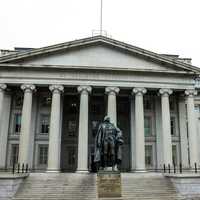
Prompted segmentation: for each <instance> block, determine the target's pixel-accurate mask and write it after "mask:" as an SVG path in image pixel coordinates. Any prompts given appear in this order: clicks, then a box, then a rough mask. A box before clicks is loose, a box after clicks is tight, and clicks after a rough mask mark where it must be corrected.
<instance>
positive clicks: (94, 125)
mask: <svg viewBox="0 0 200 200" xmlns="http://www.w3.org/2000/svg"><path fill="white" fill-rule="evenodd" d="M98 127H99V121H96V120H94V121H92V134H93V135H96V134H97V130H98Z"/></svg>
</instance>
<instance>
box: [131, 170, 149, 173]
mask: <svg viewBox="0 0 200 200" xmlns="http://www.w3.org/2000/svg"><path fill="white" fill-rule="evenodd" d="M131 172H133V173H146V172H148V171H147V170H146V169H132V170H131Z"/></svg>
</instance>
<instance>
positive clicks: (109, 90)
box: [105, 87, 120, 94]
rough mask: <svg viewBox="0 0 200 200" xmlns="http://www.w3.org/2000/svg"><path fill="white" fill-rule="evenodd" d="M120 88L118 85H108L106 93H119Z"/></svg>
mask: <svg viewBox="0 0 200 200" xmlns="http://www.w3.org/2000/svg"><path fill="white" fill-rule="evenodd" d="M119 91H120V89H119V88H118V87H106V89H105V92H106V94H118V93H119Z"/></svg>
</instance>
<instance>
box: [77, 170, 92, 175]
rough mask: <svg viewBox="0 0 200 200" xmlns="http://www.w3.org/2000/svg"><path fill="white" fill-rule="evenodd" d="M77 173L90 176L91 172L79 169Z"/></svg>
mask: <svg viewBox="0 0 200 200" xmlns="http://www.w3.org/2000/svg"><path fill="white" fill-rule="evenodd" d="M76 173H80V174H88V173H89V171H88V170H79V169H77V170H76Z"/></svg>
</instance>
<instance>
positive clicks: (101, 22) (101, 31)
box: [100, 0, 103, 35]
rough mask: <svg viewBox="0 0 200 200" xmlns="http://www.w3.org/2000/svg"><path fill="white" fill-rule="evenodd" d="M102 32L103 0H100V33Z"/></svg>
mask: <svg viewBox="0 0 200 200" xmlns="http://www.w3.org/2000/svg"><path fill="white" fill-rule="evenodd" d="M102 32H103V0H101V14H100V35H102Z"/></svg>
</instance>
